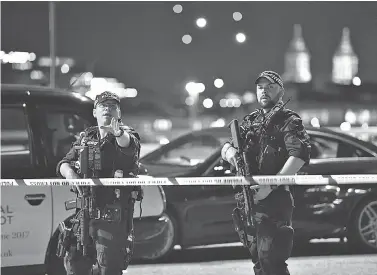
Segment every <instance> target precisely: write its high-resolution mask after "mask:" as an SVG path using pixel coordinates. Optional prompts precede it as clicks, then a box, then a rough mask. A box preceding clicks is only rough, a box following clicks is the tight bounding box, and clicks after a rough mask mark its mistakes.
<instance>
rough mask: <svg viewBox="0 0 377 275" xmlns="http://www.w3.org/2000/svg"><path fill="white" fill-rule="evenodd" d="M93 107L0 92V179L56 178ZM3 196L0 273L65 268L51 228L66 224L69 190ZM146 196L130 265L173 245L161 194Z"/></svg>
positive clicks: (79, 100)
mask: <svg viewBox="0 0 377 275" xmlns="http://www.w3.org/2000/svg"><path fill="white" fill-rule="evenodd" d="M92 108H93V101H92V100H91V99H89V98H87V97H84V96H82V95H80V94H78V93H72V92H67V91H54V90H51V89H49V88H43V87H29V86H22V85H1V178H2V179H35V178H38V179H44V178H56V177H57V176H56V172H55V167H56V164H57V162H58V161H59V160H60V159H61V158H62V157H63V156H64V155H65V154H66V152H68V149H69V148H70V146H71V144H72V142H74V141H75V140H76V138H77V137H78V134H79V133H80V132H81V131H82V130H83V129H84V128H86V127H88V126H90V125H93V124H94V123H95V120H94V117H93V115H92ZM144 177H145V175H144ZM1 191H2V192H1V210H2V216H1V220H2V222H1V230H2V243H1V251H2V253H1V258H2V261H1V269H2V273H3V274H10V273H12V272H14V271H15V270H19V269H22V273H23V274H33V273H34V274H37V273H38V271H43V272H45V273H47V274H51V268H52V267H54V268H55V269H54V274H56V272H57V273H58V274H60V273H59V271H60V272H62V270H63V268H64V267H63V262H62V260H61V259H58V258H57V257H55V251H56V245H57V237H58V231H57V226H58V223H59V222H60V221H63V220H67V219H69V218H71V217H72V215H73V212H72V211H66V210H65V208H64V201H66V200H69V199H71V198H73V197H74V194H73V193H72V192H69V187H27V186H19V187H2V188H1ZM144 193H145V198H144V200H143V202H142V210H143V211H142V215H141V219H139V214H140V209H139V206H140V205H139V202H137V203H136V204H135V213H134V224H135V252H134V259H157V258H159V257H161V256H163V255H164V253H165V252H167V251H168V249H167V248H170V246H171V243H170V241H171V239H170V238H168V237H169V236H170V235H171V234H172V233H171V231H172V228H173V227H172V221H170V220H169V217H168V216H167V215H166V214H165V213H164V210H165V195H164V192H163V190H162V188H161V187H159V186H146V187H144ZM3 236H4V238H3ZM56 269H57V270H58V271H56ZM45 273H43V274H45Z"/></svg>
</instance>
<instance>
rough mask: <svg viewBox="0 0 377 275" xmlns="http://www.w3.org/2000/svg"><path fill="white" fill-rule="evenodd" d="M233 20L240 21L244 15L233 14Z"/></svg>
mask: <svg viewBox="0 0 377 275" xmlns="http://www.w3.org/2000/svg"><path fill="white" fill-rule="evenodd" d="M233 19H234V21H240V20H241V19H242V13H240V12H238V11H237V12H233Z"/></svg>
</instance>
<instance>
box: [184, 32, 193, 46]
mask: <svg viewBox="0 0 377 275" xmlns="http://www.w3.org/2000/svg"><path fill="white" fill-rule="evenodd" d="M182 42H183V43H185V44H186V45H187V44H190V43H191V42H192V37H191V35H189V34H185V35H184V36H182Z"/></svg>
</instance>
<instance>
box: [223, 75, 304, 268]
mask: <svg viewBox="0 0 377 275" xmlns="http://www.w3.org/2000/svg"><path fill="white" fill-rule="evenodd" d="M255 84H256V89H257V99H258V103H259V104H260V106H261V108H260V109H257V110H256V111H254V112H252V113H251V114H249V115H247V116H245V117H244V119H243V120H242V122H241V123H240V125H239V127H237V129H239V132H238V137H239V138H238V139H239V140H240V144H237V145H235V140H234V138H232V139H231V140H230V141H229V142H227V143H225V144H224V146H223V148H222V151H221V154H222V158H223V159H224V160H226V161H227V162H229V163H230V164H231V165H232V166H234V167H235V168H236V169H237V170H238V169H241V168H242V167H240V166H242V165H244V166H245V165H246V167H243V168H246V171H248V172H249V173H248V175H247V176H249V175H294V174H296V173H297V172H298V171H299V170H300V169H301V167H302V166H304V165H305V164H307V163H308V162H309V159H310V150H311V147H310V142H309V136H308V134H307V133H306V130H305V128H304V126H303V124H302V120H301V118H300V116H299V115H298V114H296V113H295V112H293V111H291V110H289V109H286V108H285V104H283V95H284V85H283V81H282V79H281V77H280V76H279V74H277V73H276V72H273V71H264V72H262V73H261V74H260V75H259V76H258V78H257V79H256V81H255ZM232 136H233V135H232ZM237 143H238V142H237ZM237 146H239V147H240V148H237ZM240 152H242V153H243V158H241V156H240V154H239V153H240ZM240 160H241V161H240ZM242 162H243V163H242ZM244 176H245V175H244ZM243 188H246V187H245V186H244V187H243ZM244 190H245V189H244ZM246 190H247V192H246V193H242V192H239V193H238V195H240V194H241V196H238V199H239V198H240V197H241V199H242V200H243V202H244V203H241V206H243V207H245V206H246V207H248V208H250V212H246V213H247V214H248V215H249V216H248V217H247V218H246V219H242V217H238V218H235V221H238V222H239V221H242V220H244V221H247V220H248V219H251V221H250V224H248V226H246V225H245V224H242V225H240V224H235V226H236V230H237V232H238V234H239V235H240V234H242V235H240V238H241V241H242V242H243V244H244V245H245V246H246V247H248V249H249V251H250V253H251V258H252V261H253V263H254V272H255V274H256V275H289V271H288V268H287V264H286V260H287V259H288V258H289V257H290V254H291V250H292V246H293V233H294V230H293V228H292V212H293V208H294V202H293V197H292V194H291V192H290V190H289V186H286V185H270V186H264V185H263V186H259V187H257V188H256V189H255V190H252V189H250V188H249V189H246ZM249 195H250V196H249ZM248 196H249V200H250V201H249V200H246V201H245V199H246V198H248ZM236 200H237V194H236ZM235 210H239V209H237V208H236V209H235ZM237 213H240V212H234V214H233V215H235V214H237ZM243 213H245V211H243ZM250 216H251V217H250ZM235 223H237V222H235ZM240 228H243V229H244V230H241V229H240ZM243 236H245V238H243Z"/></svg>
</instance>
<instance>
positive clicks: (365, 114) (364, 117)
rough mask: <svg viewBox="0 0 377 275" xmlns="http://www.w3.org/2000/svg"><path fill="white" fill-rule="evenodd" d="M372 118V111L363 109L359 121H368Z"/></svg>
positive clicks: (361, 122)
mask: <svg viewBox="0 0 377 275" xmlns="http://www.w3.org/2000/svg"><path fill="white" fill-rule="evenodd" d="M369 120H370V111H369V110H362V111H361V113H360V114H359V116H358V121H359V123H360V124H363V123H368V122H369Z"/></svg>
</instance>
